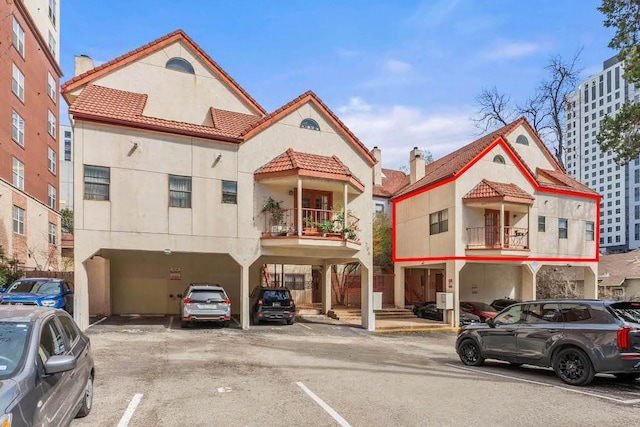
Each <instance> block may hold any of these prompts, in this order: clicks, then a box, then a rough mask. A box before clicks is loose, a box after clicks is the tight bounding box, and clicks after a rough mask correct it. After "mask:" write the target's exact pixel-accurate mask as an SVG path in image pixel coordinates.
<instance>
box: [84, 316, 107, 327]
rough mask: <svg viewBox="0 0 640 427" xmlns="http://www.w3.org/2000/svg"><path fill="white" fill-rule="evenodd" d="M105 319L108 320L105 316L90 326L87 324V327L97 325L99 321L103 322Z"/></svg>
mask: <svg viewBox="0 0 640 427" xmlns="http://www.w3.org/2000/svg"><path fill="white" fill-rule="evenodd" d="M105 320H107V318H106V317H103V318H102V319H100V320H96V321H95V322H93V323H92V324H90V325H89V326H87V329H89V328H90V327H92V326H95V325H97V324H98V323H102V322H104V321H105Z"/></svg>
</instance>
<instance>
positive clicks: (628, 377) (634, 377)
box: [614, 374, 640, 383]
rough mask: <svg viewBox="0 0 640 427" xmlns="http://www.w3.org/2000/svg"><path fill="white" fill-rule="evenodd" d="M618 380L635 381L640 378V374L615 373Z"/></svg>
mask: <svg viewBox="0 0 640 427" xmlns="http://www.w3.org/2000/svg"><path fill="white" fill-rule="evenodd" d="M614 375H615V377H616V379H617V380H618V381H623V382H630V383H632V382H634V381H635V380H637V379H638V378H640V374H614Z"/></svg>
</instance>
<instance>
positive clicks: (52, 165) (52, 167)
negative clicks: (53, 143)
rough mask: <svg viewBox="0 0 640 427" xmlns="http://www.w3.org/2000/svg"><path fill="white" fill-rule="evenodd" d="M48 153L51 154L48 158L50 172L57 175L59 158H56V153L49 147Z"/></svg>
mask: <svg viewBox="0 0 640 427" xmlns="http://www.w3.org/2000/svg"><path fill="white" fill-rule="evenodd" d="M47 151H48V152H49V155H48V158H49V172H51V173H52V174H54V175H55V173H56V164H57V160H58V159H57V156H56V152H55V151H53V148H51V147H47Z"/></svg>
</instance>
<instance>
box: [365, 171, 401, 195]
mask: <svg viewBox="0 0 640 427" xmlns="http://www.w3.org/2000/svg"><path fill="white" fill-rule="evenodd" d="M407 185H409V175H407V174H406V173H404V172H402V171H397V170H393V169H384V168H382V185H375V186H373V195H374V196H376V197H393V196H394V195H395V194H396V192H398V191H400V190H401V189H402V188H404V187H406V186H407Z"/></svg>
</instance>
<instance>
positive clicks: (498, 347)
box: [456, 300, 640, 385]
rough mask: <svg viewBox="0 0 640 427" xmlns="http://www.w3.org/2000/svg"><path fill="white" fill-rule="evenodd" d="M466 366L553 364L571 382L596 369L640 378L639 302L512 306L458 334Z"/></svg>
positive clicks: (586, 377)
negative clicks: (493, 361) (495, 362)
mask: <svg viewBox="0 0 640 427" xmlns="http://www.w3.org/2000/svg"><path fill="white" fill-rule="evenodd" d="M456 351H457V352H458V355H459V356H460V360H462V363H464V364H465V365H471V366H479V365H482V363H483V362H484V360H485V359H497V360H503V361H506V362H510V363H511V364H513V365H522V364H528V365H537V366H545V367H553V369H554V370H555V372H556V375H558V377H560V379H562V380H563V381H564V382H566V383H567V384H571V385H586V384H589V383H590V382H591V381H592V380H593V377H594V376H595V374H596V373H608V374H613V375H615V376H616V377H617V378H618V379H620V380H624V381H635V380H636V379H637V378H640V302H613V301H599V300H545V301H529V302H523V303H519V304H514V305H512V306H510V307H508V308H506V309H504V310H503V311H501V312H500V313H499V314H498V315H497V316H496V317H495V318H493V319H489V320H487V323H480V324H473V325H469V326H465V327H463V328H461V329H460V331H459V332H458V339H457V341H456Z"/></svg>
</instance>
